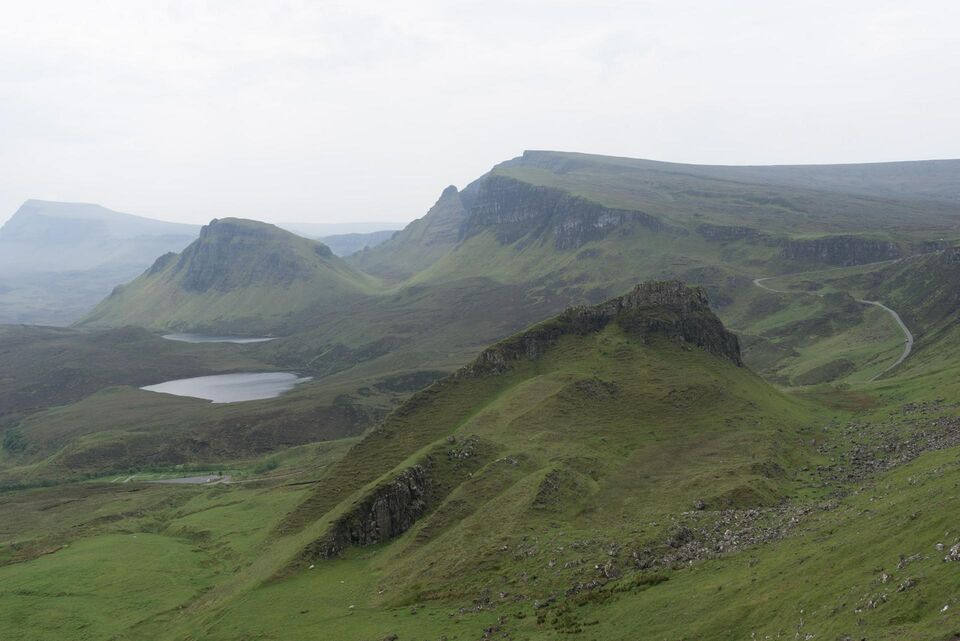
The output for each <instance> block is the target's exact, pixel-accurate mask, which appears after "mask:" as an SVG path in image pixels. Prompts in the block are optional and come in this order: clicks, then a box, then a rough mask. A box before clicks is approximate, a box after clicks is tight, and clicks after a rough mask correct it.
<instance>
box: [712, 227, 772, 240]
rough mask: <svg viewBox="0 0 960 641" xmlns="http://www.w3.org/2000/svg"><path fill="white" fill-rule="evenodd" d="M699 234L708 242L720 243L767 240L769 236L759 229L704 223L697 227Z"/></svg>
mask: <svg viewBox="0 0 960 641" xmlns="http://www.w3.org/2000/svg"><path fill="white" fill-rule="evenodd" d="M697 233H698V234H700V235H701V236H703V237H704V238H706V239H707V240H716V241H719V242H731V241H736V240H760V239H766V238H767V235H766V234H765V233H764V232H762V231H760V230H759V229H754V228H753V227H744V226H742V225H713V224H710V223H703V224H700V225H697Z"/></svg>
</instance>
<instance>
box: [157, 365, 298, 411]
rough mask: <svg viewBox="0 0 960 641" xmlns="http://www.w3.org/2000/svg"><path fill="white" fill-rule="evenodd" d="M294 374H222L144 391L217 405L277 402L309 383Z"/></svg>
mask: <svg viewBox="0 0 960 641" xmlns="http://www.w3.org/2000/svg"><path fill="white" fill-rule="evenodd" d="M309 380H310V378H309V377H305V378H302V377H300V376H298V375H297V374H293V373H291V372H264V373H260V374H219V375H217V376H198V377H196V378H181V379H179V380H176V381H167V382H166V383H158V384H157V385H148V386H146V387H141V388H140V389H142V390H146V391H148V392H158V393H160V394H173V395H174V396H189V397H191V398H202V399H206V400H208V401H213V402H214V403H238V402H240V401H259V400H262V399H265V398H276V397H277V396H280V395H282V394H286V393H287V392H289V391H290V390H292V389H293V388H294V387H296V386H297V385H299V384H300V383H304V382H306V381H309Z"/></svg>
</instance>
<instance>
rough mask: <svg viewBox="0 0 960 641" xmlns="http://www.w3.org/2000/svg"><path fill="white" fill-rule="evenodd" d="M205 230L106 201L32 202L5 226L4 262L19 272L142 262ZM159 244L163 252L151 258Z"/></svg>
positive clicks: (0, 237) (0, 239) (0, 235)
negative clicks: (124, 210) (105, 203)
mask: <svg viewBox="0 0 960 641" xmlns="http://www.w3.org/2000/svg"><path fill="white" fill-rule="evenodd" d="M199 231H200V227H199V226H198V225H185V224H181V223H169V222H165V221H160V220H154V219H151V218H143V217H141V216H134V215H132V214H124V213H120V212H116V211H112V210H110V209H107V208H105V207H101V206H100V205H92V204H85V203H59V202H50V201H41V200H28V201H26V202H25V203H24V204H23V205H22V206H21V207H20V208H19V209H18V210H17V212H16V213H15V214H14V215H13V217H11V218H10V220H8V221H7V222H6V223H5V224H4V225H3V227H0V266H2V267H3V268H4V269H5V270H9V271H15V272H36V271H45V272H63V271H78V270H86V269H95V268H99V267H104V266H114V265H138V266H139V265H142V264H143V263H144V262H149V260H152V259H153V258H156V256H157V255H159V253H164V252H165V251H175V250H179V249H182V248H183V247H185V246H186V245H187V244H189V243H190V242H191V241H192V240H193V239H194V238H195V237H196V235H197V233H198V232H199ZM155 248H162V249H163V251H160V252H159V253H155V254H154V256H153V257H151V258H149V259H148V258H146V257H145V254H147V255H149V252H154V251H155Z"/></svg>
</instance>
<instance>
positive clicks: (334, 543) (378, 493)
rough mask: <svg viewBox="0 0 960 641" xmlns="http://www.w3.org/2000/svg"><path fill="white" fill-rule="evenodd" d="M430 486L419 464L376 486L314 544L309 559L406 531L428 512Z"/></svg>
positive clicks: (339, 551)
mask: <svg viewBox="0 0 960 641" xmlns="http://www.w3.org/2000/svg"><path fill="white" fill-rule="evenodd" d="M431 490H432V483H431V480H430V475H429V474H428V472H427V470H426V468H425V467H424V466H422V465H414V466H413V467H410V468H407V469H406V470H404V471H403V472H401V473H400V474H399V475H398V476H397V477H396V478H394V479H393V480H392V481H390V482H388V483H385V484H383V485H381V486H379V487H377V488H376V489H375V490H373V492H371V493H370V494H368V495H367V496H365V497H364V498H363V499H361V500H360V501H359V502H358V503H357V504H356V505H354V506H353V507H352V508H351V509H350V511H349V512H347V513H346V514H344V515H343V516H341V517H340V518H339V519H337V520H336V521H335V522H334V523H333V525H332V526H331V527H330V529H329V530H328V532H327V535H326V536H325V537H324V538H322V539H320V540H318V541H316V542H314V544H313V546H312V549H310V550H308V556H309V557H312V558H324V559H326V558H331V557H335V556H338V555H339V554H340V553H341V552H343V550H345V549H346V548H347V547H351V546H364V545H372V544H374V543H381V542H384V541H389V540H390V539H392V538H395V537H397V536H400V535H401V534H403V533H404V532H406V531H407V530H409V529H410V528H411V527H412V526H413V524H414V523H416V522H417V520H418V519H419V518H420V517H421V516H423V515H424V514H425V513H426V511H427V510H428V509H429V507H430V505H431V503H432V501H431V498H432V497H431Z"/></svg>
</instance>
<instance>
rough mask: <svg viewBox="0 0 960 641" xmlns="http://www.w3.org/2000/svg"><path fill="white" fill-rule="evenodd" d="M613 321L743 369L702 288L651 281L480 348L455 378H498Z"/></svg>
mask: <svg viewBox="0 0 960 641" xmlns="http://www.w3.org/2000/svg"><path fill="white" fill-rule="evenodd" d="M612 322H617V323H619V324H620V326H621V327H622V328H623V329H624V330H625V331H627V332H628V333H630V334H631V335H634V336H637V337H639V338H641V340H643V339H645V338H646V337H647V336H649V335H661V336H666V337H668V338H670V339H671V340H674V341H676V342H678V343H681V342H686V343H690V344H692V345H695V346H697V347H699V348H701V349H704V350H706V351H708V352H710V353H711V354H715V355H717V356H720V357H721V358H726V359H728V360H730V361H732V362H733V363H735V364H736V365H738V366H740V365H743V360H742V358H741V356H740V341H739V339H738V338H737V336H736V334H734V333H732V332H729V331H727V329H726V328H725V327H724V326H723V323H721V322H720V319H718V318H717V317H716V316H715V315H714V314H713V312H712V311H711V310H710V305H709V302H708V300H707V293H706V291H705V290H704V289H703V288H702V287H689V286H687V285H686V284H684V283H682V282H680V281H676V280H672V281H650V282H646V283H641V284H640V285H637V286H636V287H635V288H634V289H633V291H631V292H630V293H628V294H626V295H624V296H619V297H617V298H614V299H612V300H609V301H607V302H605V303H600V304H599V305H594V306H591V307H571V308H570V309H567V310H566V311H565V312H563V313H562V314H560V315H559V316H557V317H556V318H554V319H551V320H549V321H546V322H544V323H540V324H539V325H535V326H534V327H532V328H530V329H528V330H526V331H524V332H521V333H520V334H517V335H515V336H511V337H510V338H507V339H505V340H503V341H501V342H499V343H497V344H496V345H494V346H492V347H490V348H488V349H486V350H484V351H483V352H481V353H480V355H479V356H478V357H477V358H476V360H474V362H473V363H471V364H470V365H467V366H466V367H464V368H462V369H461V370H459V371H458V372H457V373H456V374H454V376H455V377H459V378H469V377H474V376H482V375H486V374H499V373H502V372H504V371H506V370H508V369H510V366H511V363H512V362H515V361H519V360H521V359H528V360H536V359H538V358H540V356H541V355H542V354H543V353H544V351H545V350H546V349H548V348H549V347H550V346H551V345H553V344H554V343H556V342H557V340H559V339H560V337H561V336H564V335H566V334H581V335H582V334H589V333H591V332H597V331H600V330H602V329H603V328H605V327H606V326H607V325H609V324H610V323H612Z"/></svg>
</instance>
